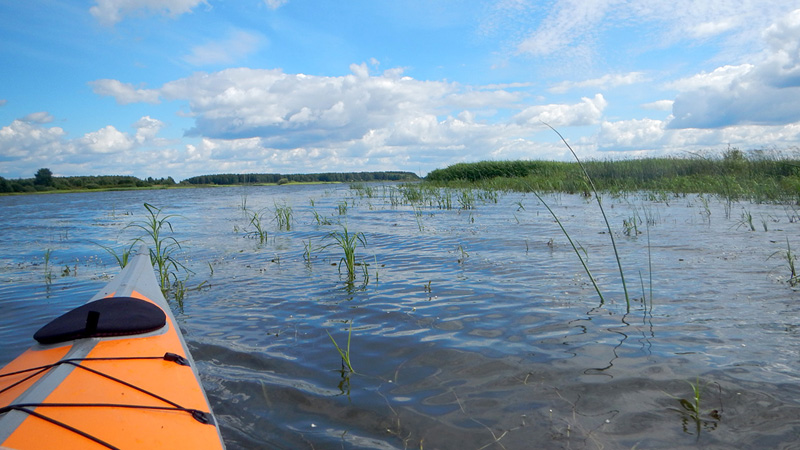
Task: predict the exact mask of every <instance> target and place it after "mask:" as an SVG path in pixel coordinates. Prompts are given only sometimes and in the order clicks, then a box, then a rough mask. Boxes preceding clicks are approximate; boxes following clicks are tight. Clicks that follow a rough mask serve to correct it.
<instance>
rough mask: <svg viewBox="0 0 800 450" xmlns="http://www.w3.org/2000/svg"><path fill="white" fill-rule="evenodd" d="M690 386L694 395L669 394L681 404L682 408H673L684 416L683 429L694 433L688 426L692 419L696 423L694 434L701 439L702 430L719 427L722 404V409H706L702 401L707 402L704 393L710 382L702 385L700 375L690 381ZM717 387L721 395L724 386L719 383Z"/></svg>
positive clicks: (711, 429)
mask: <svg viewBox="0 0 800 450" xmlns="http://www.w3.org/2000/svg"><path fill="white" fill-rule="evenodd" d="M688 383H689V386H691V388H692V395H691V396H690V397H689V398H688V399H687V398H682V397H676V396H674V395H670V394H667V395H669V396H670V397H672V398H674V399H675V400H677V401H678V403H679V404H680V406H681V407H680V409H678V408H671V409H673V410H674V411H677V412H679V413H680V414H681V415H682V416H683V431H684V432H685V433H688V434H693V433H692V431H690V430H689V428H688V426H687V425H688V422H689V420H691V421H692V422H693V423H694V425H695V428H694V430H693V431H694V434H695V436H696V438H697V439H700V431H701V430H702V429H703V428H705V429H707V430H709V431H713V430H715V429H716V428H717V425H718V423H719V421H720V420H722V406H721V405H720V409H712V410H708V411H704V410H703V408H702V406H701V403H702V404H704V403H705V402H703V401H702V395H703V394H702V393H703V389H704V388H705V387H706V386H708V385H709V384H710V383H706V384H705V385H702V384H701V383H700V378H699V377H698V378H697V380H696V381H695V382H694V383H692V382H691V381H689V382H688ZM717 387H719V389H720V396H721V391H722V387H720V386H719V385H718V384H717Z"/></svg>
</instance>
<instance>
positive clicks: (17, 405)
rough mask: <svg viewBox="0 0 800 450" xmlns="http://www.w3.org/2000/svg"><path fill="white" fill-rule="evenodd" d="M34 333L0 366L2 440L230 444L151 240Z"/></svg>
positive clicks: (1, 443)
mask: <svg viewBox="0 0 800 450" xmlns="http://www.w3.org/2000/svg"><path fill="white" fill-rule="evenodd" d="M34 338H35V339H36V341H37V342H36V343H35V344H34V345H33V346H32V347H31V348H30V349H28V350H27V351H25V352H24V353H23V354H22V355H20V356H19V357H17V359H15V360H14V361H12V362H10V363H9V364H8V365H7V366H5V367H4V368H3V369H1V370H0V448H3V449H5V448H12V449H50V448H59V449H104V448H106V449H184V448H185V449H223V448H224V444H223V442H222V438H221V436H220V433H219V428H218V426H217V422H216V419H215V417H214V415H213V413H212V412H211V408H210V407H209V403H208V399H207V397H206V394H205V391H204V390H203V387H202V385H201V383H200V380H199V379H198V377H197V370H196V368H195V364H194V361H193V359H192V356H191V355H190V354H189V351H188V349H187V347H186V343H185V342H184V340H183V336H182V335H181V332H180V330H179V329H178V327H177V324H176V322H175V317H174V316H173V314H172V312H171V311H170V308H169V306H168V305H167V302H166V300H165V299H164V296H163V295H162V293H161V290H160V288H159V285H158V282H157V281H156V278H155V275H154V273H153V266H152V264H151V262H150V253H149V251H148V250H147V248H146V247H144V246H142V247H141V248H140V249H139V251H138V253H137V254H136V255H135V256H133V258H132V259H131V261H130V262H129V263H128V265H127V266H126V267H125V268H124V269H123V270H122V271H121V272H120V274H119V275H118V276H117V277H116V278H114V279H113V280H112V281H111V282H110V283H108V284H107V285H106V286H105V287H104V288H103V289H102V290H101V291H100V292H99V293H98V294H97V295H95V296H94V297H93V298H92V300H91V301H90V302H89V303H87V304H85V305H83V306H81V307H78V308H75V309H74V310H72V311H69V312H67V313H66V314H64V315H62V316H60V317H58V318H56V319H54V320H53V321H51V322H50V323H48V324H47V325H45V326H44V327H42V328H41V329H40V330H39V331H37V332H36V334H35V335H34Z"/></svg>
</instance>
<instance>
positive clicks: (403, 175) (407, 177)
mask: <svg viewBox="0 0 800 450" xmlns="http://www.w3.org/2000/svg"><path fill="white" fill-rule="evenodd" d="M417 180H419V177H418V176H417V175H416V174H414V173H412V172H391V171H389V172H342V173H334V172H328V173H305V174H304V173H295V174H289V175H283V174H279V173H245V174H234V173H228V174H218V175H201V176H198V177H191V178H187V179H185V180H183V181H182V182H181V183H188V184H192V185H237V184H286V183H353V182H367V181H417Z"/></svg>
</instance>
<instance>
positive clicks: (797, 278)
mask: <svg viewBox="0 0 800 450" xmlns="http://www.w3.org/2000/svg"><path fill="white" fill-rule="evenodd" d="M776 255H780V256H781V258H783V260H784V261H786V264H787V267H788V269H789V278H788V280H787V282H788V283H789V285H790V286H792V287H794V286H797V285H799V284H800V275H798V273H797V266H796V263H797V255H796V254H795V253H794V252H792V246H791V244H789V238H788V237H787V238H786V250H778V251H777V252H775V253H773V254H771V255H770V256H769V258H772V257H773V256H776ZM769 258H767V259H769Z"/></svg>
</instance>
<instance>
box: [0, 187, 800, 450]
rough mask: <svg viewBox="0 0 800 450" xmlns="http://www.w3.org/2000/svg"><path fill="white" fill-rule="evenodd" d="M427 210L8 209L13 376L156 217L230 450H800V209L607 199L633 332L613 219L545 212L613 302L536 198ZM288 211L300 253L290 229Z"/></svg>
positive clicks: (2, 294) (340, 196)
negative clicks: (171, 249)
mask: <svg viewBox="0 0 800 450" xmlns="http://www.w3.org/2000/svg"><path fill="white" fill-rule="evenodd" d="M428 195H429V197H428V201H427V202H426V203H417V204H415V205H409V204H406V203H405V202H403V201H402V199H403V198H404V197H403V196H402V195H401V194H400V191H399V190H398V187H397V186H395V185H387V186H382V185H366V188H364V187H361V188H360V189H350V188H349V187H348V186H347V185H327V186H276V187H254V186H249V187H236V188H218V189H187V190H164V191H132V192H102V193H101V192H97V193H81V194H54V195H43V196H21V197H0V208H2V211H3V214H2V217H0V222H2V225H3V230H4V231H3V239H2V243H0V311H2V313H0V339H2V341H3V342H4V344H5V345H4V346H3V347H2V349H0V363H2V364H5V363H6V362H8V361H10V360H11V359H12V358H13V357H15V356H16V355H17V354H18V353H20V352H21V351H22V350H24V349H25V348H27V347H28V346H29V345H30V344H31V343H32V338H31V336H32V334H33V333H34V332H35V331H36V330H37V329H38V328H39V327H40V326H41V325H43V324H44V323H46V322H47V321H48V320H49V319H50V318H52V317H54V316H56V315H58V314H60V313H62V312H64V311H66V310H68V309H70V308H72V307H74V306H77V305H79V304H81V303H83V302H85V301H86V300H87V299H88V298H89V297H90V296H91V295H92V294H93V293H94V292H95V291H96V290H98V289H99V288H100V287H101V286H102V285H103V284H104V283H105V282H106V281H107V279H108V277H109V276H113V275H114V274H115V273H117V271H118V268H117V267H116V263H115V261H114V259H113V257H112V256H111V255H110V254H109V253H107V252H106V251H105V250H103V249H102V248H101V247H100V246H99V245H100V244H102V245H106V246H113V247H114V248H116V249H117V250H118V251H119V250H121V249H122V248H123V247H124V246H125V245H126V244H127V243H128V242H129V241H130V239H132V238H134V237H136V236H138V233H137V230H136V229H135V228H130V227H128V228H126V225H128V224H130V223H131V222H134V221H137V220H142V219H144V218H145V214H146V210H145V209H144V207H143V203H144V202H149V203H152V204H154V205H156V206H158V207H162V208H163V209H164V212H165V213H166V214H174V215H175V216H174V217H172V218H171V219H170V222H171V224H172V225H173V227H174V236H175V237H176V238H177V239H178V240H180V241H181V242H182V251H180V252H179V255H180V257H181V260H182V261H183V262H184V263H185V264H186V267H187V268H188V269H191V270H192V271H193V273H192V274H190V275H189V278H188V280H187V282H186V284H187V285H188V286H189V287H196V286H198V285H201V287H200V289H198V290H190V291H188V292H187V293H186V295H185V299H184V303H183V305H182V307H181V306H179V305H178V304H177V303H176V302H173V307H174V309H175V311H176V314H177V316H178V319H179V321H180V322H181V326H182V327H183V330H184V333H185V335H186V338H187V342H188V343H189V345H190V347H191V348H192V352H193V355H194V357H195V359H196V360H197V362H198V366H199V369H200V371H201V377H202V380H203V383H204V384H205V387H206V389H207V391H208V394H209V397H210V399H211V402H212V407H213V408H214V411H215V413H216V414H217V416H218V418H219V420H220V422H221V425H222V432H223V437H224V438H225V440H226V444H227V446H228V448H230V449H237V448H316V449H321V448H378V449H384V448H415V449H416V448H425V449H435V448H461V449H471V448H476V449H477V448H498V449H499V448H508V449H511V448H606V449H608V448H638V449H644V448H695V447H703V448H732V447H735V448H791V447H794V446H797V445H798V443H800V419H798V417H800V377H799V376H798V365H800V292H798V290H797V289H796V288H792V287H791V286H790V285H789V284H788V283H787V278H788V276H789V264H788V262H787V259H786V252H787V240H788V246H789V247H790V248H791V250H792V251H793V252H794V251H798V252H800V217H798V215H800V212H798V209H797V208H796V207H794V208H793V207H787V206H780V205H757V204H750V203H727V202H724V201H721V200H719V199H717V198H711V197H709V198H703V197H698V196H687V197H680V198H678V197H666V198H664V197H660V198H657V199H651V198H649V196H647V195H639V196H635V195H629V196H625V197H617V198H615V197H611V196H605V197H604V198H603V203H604V206H605V207H606V213H607V214H608V218H609V222H610V224H611V227H612V230H613V232H614V236H615V239H616V242H617V245H618V247H619V253H620V257H621V262H622V265H623V268H624V271H625V276H626V281H627V286H628V291H629V297H630V300H631V306H630V310H629V311H628V308H627V307H626V302H625V298H624V293H623V289H622V284H621V282H620V277H619V273H618V271H617V266H616V260H615V259H614V252H613V250H612V247H611V245H610V239H609V236H608V233H607V232H606V231H605V224H604V222H603V219H602V216H601V215H600V212H599V210H598V207H597V204H596V203H595V202H594V201H593V199H584V198H583V197H580V196H570V195H548V196H545V200H546V201H547V202H548V204H549V205H550V206H551V207H552V208H553V210H554V211H555V213H556V214H557V215H558V217H559V218H560V220H561V221H562V223H563V224H564V226H565V227H566V228H567V231H568V232H569V233H570V235H571V236H572V238H573V239H574V240H575V241H576V244H577V245H579V246H580V248H581V250H580V251H581V253H582V255H585V258H586V260H587V262H588V265H589V268H590V269H591V270H592V273H593V275H594V276H595V278H597V280H598V284H599V286H600V289H601V292H602V294H603V296H604V297H605V302H601V301H600V299H599V297H598V295H597V292H595V289H594V288H593V287H592V284H591V283H590V280H589V278H588V276H587V275H586V273H585V272H584V270H583V268H582V267H581V264H580V261H579V260H578V257H577V256H576V254H575V252H574V251H573V249H572V247H571V246H570V244H569V242H568V241H567V239H566V238H565V237H564V235H563V233H562V232H561V230H560V229H559V228H558V225H557V224H556V223H555V221H554V220H553V218H552V217H551V216H550V215H549V213H548V212H547V210H546V209H545V208H544V206H543V205H542V204H541V203H540V202H539V201H538V200H537V199H536V198H535V196H533V195H530V194H528V195H524V194H517V193H506V194H498V195H483V194H481V193H478V192H477V191H476V192H471V193H468V194H467V197H461V196H462V195H464V194H461V193H458V192H456V191H452V192H450V191H447V192H446V193H445V192H444V191H443V192H440V193H439V194H438V196H431V195H433V194H428ZM443 199H446V200H447V201H443ZM460 199H463V201H461V202H459V200H460ZM470 204H471V205H472V206H473V208H464V207H463V206H465V205H466V206H469V205H470ZM448 205H449V206H451V209H444V208H445V207H447V206H448ZM285 206H288V207H290V208H291V210H292V221H291V229H290V230H286V229H280V228H279V224H278V222H277V221H276V220H275V219H276V217H275V211H276V208H278V207H285ZM243 207H246V208H248V210H250V211H255V210H263V223H262V226H263V227H264V229H265V230H266V231H267V241H266V242H265V243H263V244H262V243H260V242H259V240H258V239H253V236H252V235H248V234H247V233H248V232H251V231H254V227H253V225H252V224H251V223H250V220H249V218H248V216H247V213H246V212H245V211H244V209H243ZM633 222H635V223H636V229H634V228H632V227H631V224H632V223H633ZM751 223H752V225H753V228H755V231H752V229H751V226H750V224H751ZM626 224H627V227H626ZM343 227H346V228H347V230H348V231H349V232H351V233H363V237H364V238H365V239H366V246H365V247H363V246H360V247H358V249H357V261H358V262H359V263H360V264H359V265H357V266H356V273H355V278H354V280H353V281H352V282H350V281H348V277H347V276H346V273H345V271H344V268H343V267H340V260H341V258H342V255H343V252H342V249H341V248H339V247H337V246H336V244H335V242H334V240H333V239H332V238H330V237H328V235H329V234H330V233H332V232H341V231H342V230H343ZM648 249H649V251H648ZM795 249H796V250H795ZM48 250H49V258H46V257H45V254H46V252H47V251H48ZM48 273H49V274H50V278H49V280H48V278H47V274H48ZM350 332H351V350H350V351H351V362H352V366H353V369H354V370H355V373H350V372H349V371H347V370H345V369H343V365H342V359H341V357H340V355H339V353H337V350H336V348H335V347H334V345H333V343H332V342H331V338H330V337H329V335H328V333H330V335H331V336H332V337H333V338H334V339H335V340H336V341H337V343H338V344H339V345H340V346H342V347H345V346H346V343H347V339H348V333H350ZM693 385H694V386H696V387H698V389H699V392H700V401H699V410H698V411H697V412H696V413H695V412H693V411H692V408H690V407H689V406H690V404H691V405H694V403H695V397H694V393H693ZM681 400H683V404H682V402H681Z"/></svg>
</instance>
